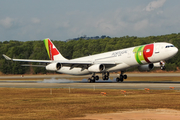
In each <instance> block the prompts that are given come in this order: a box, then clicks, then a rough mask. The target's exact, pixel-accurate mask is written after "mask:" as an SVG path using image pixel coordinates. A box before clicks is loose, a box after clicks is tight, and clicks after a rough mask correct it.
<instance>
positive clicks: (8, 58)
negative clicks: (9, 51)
mask: <svg viewBox="0 0 180 120" xmlns="http://www.w3.org/2000/svg"><path fill="white" fill-rule="evenodd" d="M3 57H4V58H5V59H6V60H12V58H10V57H8V56H7V55H5V54H3Z"/></svg>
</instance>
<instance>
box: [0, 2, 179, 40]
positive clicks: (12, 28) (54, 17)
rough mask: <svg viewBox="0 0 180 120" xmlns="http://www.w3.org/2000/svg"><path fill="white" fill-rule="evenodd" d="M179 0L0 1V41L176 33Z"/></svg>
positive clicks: (144, 35) (177, 30)
mask: <svg viewBox="0 0 180 120" xmlns="http://www.w3.org/2000/svg"><path fill="white" fill-rule="evenodd" d="M179 11H180V0H0V41H6V40H19V41H30V40H42V39H44V38H50V39H52V40H62V41H65V40H67V39H72V38H77V37H80V36H84V35H86V36H89V37H93V36H101V35H106V36H110V37H123V36H126V35H128V36H137V37H146V36H158V35H165V34H171V33H180V15H179Z"/></svg>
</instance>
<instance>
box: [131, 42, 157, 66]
mask: <svg viewBox="0 0 180 120" xmlns="http://www.w3.org/2000/svg"><path fill="white" fill-rule="evenodd" d="M153 51H154V44H148V45H143V46H139V47H135V48H134V50H133V52H134V53H135V54H134V55H135V59H136V61H137V62H138V63H139V64H143V63H151V61H150V60H149V59H148V58H149V57H151V56H152V55H153Z"/></svg>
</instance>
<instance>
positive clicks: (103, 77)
mask: <svg viewBox="0 0 180 120" xmlns="http://www.w3.org/2000/svg"><path fill="white" fill-rule="evenodd" d="M102 79H103V80H109V72H106V73H102Z"/></svg>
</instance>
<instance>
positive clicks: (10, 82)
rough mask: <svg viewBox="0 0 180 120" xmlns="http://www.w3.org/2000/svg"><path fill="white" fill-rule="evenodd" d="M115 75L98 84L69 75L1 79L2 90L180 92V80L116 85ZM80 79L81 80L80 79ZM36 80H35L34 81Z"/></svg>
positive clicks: (177, 75)
mask: <svg viewBox="0 0 180 120" xmlns="http://www.w3.org/2000/svg"><path fill="white" fill-rule="evenodd" d="M116 76H117V75H116V74H113V75H112V77H113V79H112V80H108V81H103V80H99V81H97V82H96V83H88V82H87V78H88V77H89V76H83V77H84V78H86V79H82V78H83V77H80V76H69V75H38V76H37V75H29V76H2V77H0V87H1V88H3V87H4V88H70V89H73V88H86V89H137V90H142V89H144V88H149V89H153V90H168V89H170V87H174V88H175V90H180V80H179V81H176V82H172V81H146V80H144V81H124V82H123V83H116V81H115V77H116ZM139 76H140V77H166V76H167V77H169V76H171V77H180V74H179V73H168V74H167V73H157V74H155V73H150V74H128V77H139ZM79 77H80V78H79ZM31 79H32V80H31ZM34 79H35V80H34ZM73 79H76V80H73Z"/></svg>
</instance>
